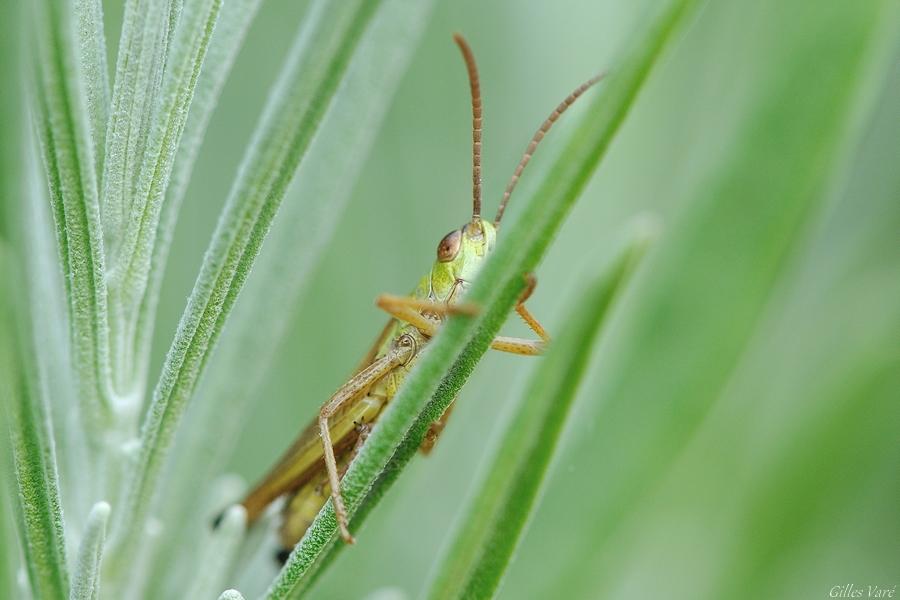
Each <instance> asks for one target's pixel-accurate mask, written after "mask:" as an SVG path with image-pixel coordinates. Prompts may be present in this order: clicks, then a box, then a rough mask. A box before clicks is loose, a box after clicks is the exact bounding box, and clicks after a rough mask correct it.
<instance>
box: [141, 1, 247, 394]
mask: <svg viewBox="0 0 900 600" xmlns="http://www.w3.org/2000/svg"><path fill="white" fill-rule="evenodd" d="M261 2H262V0H235V1H231V0H229V1H228V2H225V3H224V4H223V5H222V8H221V9H220V10H219V19H218V21H217V22H216V28H215V31H213V35H212V39H211V40H210V42H209V48H208V49H207V51H206V59H205V60H204V61H203V69H202V70H201V72H200V77H199V79H198V80H197V85H196V87H195V89H194V97H193V99H192V100H191V106H190V115H189V116H188V119H187V121H186V122H185V124H184V131H183V132H182V134H181V142H180V144H179V146H178V153H177V155H176V156H175V161H174V163H173V164H172V173H171V175H170V176H169V185H168V188H167V189H166V198H165V200H164V201H163V205H162V209H161V213H160V216H159V225H158V226H157V230H156V233H155V242H154V246H153V255H152V257H151V259H150V268H149V273H148V277H149V279H148V282H147V289H146V290H145V292H144V295H143V298H142V300H141V306H140V313H139V316H138V322H137V325H136V328H137V332H136V333H135V340H134V343H135V346H134V349H133V350H132V352H133V354H134V356H135V361H134V363H135V364H134V368H135V370H136V373H135V375H134V380H135V381H136V382H143V381H146V379H147V373H146V370H147V368H148V366H149V361H148V360H147V357H148V356H149V354H150V344H151V342H152V337H153V336H152V333H153V326H154V323H155V318H156V308H157V304H158V301H159V293H160V287H161V286H162V281H163V275H164V274H165V270H166V261H167V259H168V255H169V248H170V247H171V245H172V236H173V234H174V232H175V223H176V220H177V219H178V213H179V210H180V208H181V203H182V200H183V199H184V194H185V192H186V191H187V187H188V182H189V180H190V177H191V172H192V170H193V167H194V162H195V160H196V158H197V153H198V152H199V150H200V146H201V143H202V141H203V137H204V135H205V133H206V127H207V125H208V123H209V119H210V117H212V114H213V110H214V109H215V107H216V104H217V102H218V100H219V95H220V94H221V92H222V87H223V86H224V85H225V81H226V80H227V78H228V75H229V73H230V72H231V67H232V65H233V64H234V61H235V58H236V57H237V54H238V51H239V50H240V49H241V46H242V45H243V42H244V38H245V37H246V35H247V30H248V29H249V28H250V25H251V24H252V23H253V20H254V18H255V17H256V13H257V10H258V9H259V6H260V4H261Z"/></svg>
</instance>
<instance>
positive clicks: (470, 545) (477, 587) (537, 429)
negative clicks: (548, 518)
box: [428, 231, 650, 600]
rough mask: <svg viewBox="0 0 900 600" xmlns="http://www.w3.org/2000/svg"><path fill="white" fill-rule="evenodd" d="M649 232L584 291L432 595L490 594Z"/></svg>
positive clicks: (537, 374) (522, 407)
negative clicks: (592, 353) (612, 310)
mask: <svg viewBox="0 0 900 600" xmlns="http://www.w3.org/2000/svg"><path fill="white" fill-rule="evenodd" d="M649 243H650V238H649V236H648V235H647V232H644V231H642V232H640V233H638V234H637V235H635V236H634V237H633V239H632V240H631V242H630V243H629V245H628V246H627V247H626V248H625V249H624V251H623V252H622V253H621V254H620V256H618V257H617V258H616V260H615V261H614V262H613V263H612V265H611V266H610V267H608V268H607V269H606V270H605V271H604V272H603V273H602V275H601V276H599V277H597V278H595V279H594V280H593V281H590V282H588V285H587V286H586V287H585V289H584V290H580V291H579V295H578V300H577V303H576V304H575V306H573V307H572V310H570V311H569V312H568V313H567V323H566V326H565V329H564V330H563V331H562V332H561V333H560V334H559V336H558V337H557V338H555V339H554V340H553V344H552V345H551V346H550V348H549V350H548V351H547V355H546V357H545V358H544V359H543V361H542V362H541V365H540V366H539V367H538V369H537V370H536V371H535V373H534V376H533V377H532V378H531V382H530V383H529V385H528V386H527V391H526V393H525V397H524V398H523V399H522V400H521V401H520V402H519V405H518V407H517V408H516V409H515V414H514V416H513V418H512V420H511V422H510V423H509V424H508V425H507V426H506V430H505V433H504V434H503V437H502V439H501V441H500V445H499V450H498V452H497V454H496V455H495V456H494V457H493V459H492V460H491V461H490V463H489V464H488V467H487V470H486V476H485V477H484V480H483V481H482V482H481V483H480V484H479V485H477V486H476V487H475V490H476V494H477V495H476V497H475V498H474V499H473V501H472V502H471V503H470V505H469V507H468V509H467V510H466V511H465V513H464V515H465V516H464V519H463V521H462V522H461V526H460V527H459V530H458V531H457V534H456V537H455V539H454V541H453V543H452V545H451V546H450V548H449V552H448V553H447V554H446V556H444V557H443V558H442V559H441V560H439V561H438V562H437V563H436V565H437V567H438V573H437V576H436V577H435V578H434V581H433V583H432V584H431V586H430V592H429V595H428V597H429V598H432V599H433V600H439V599H441V600H446V599H451V598H491V597H493V596H494V594H495V593H496V589H497V587H498V586H499V584H500V580H501V578H502V576H503V573H504V572H505V570H506V566H507V564H508V563H509V561H510V559H511V558H512V554H513V552H514V551H515V549H516V546H517V545H518V542H519V540H520V539H521V536H522V532H523V529H524V528H525V525H526V522H527V520H528V518H529V517H530V515H531V514H532V512H533V508H534V505H535V502H536V501H537V496H538V493H539V492H540V488H541V486H542V484H543V482H544V480H545V479H546V473H547V470H548V468H549V466H550V460H551V458H552V457H553V455H554V452H555V450H556V447H557V445H558V442H559V438H560V434H561V433H562V429H563V425H564V424H565V422H566V418H567V416H568V414H569V410H570V408H571V406H572V403H573V401H574V400H575V396H576V393H577V391H578V388H579V386H580V383H581V380H582V378H583V376H584V373H585V370H586V368H587V365H588V363H589V358H590V355H591V349H592V347H593V346H594V343H595V340H596V338H597V337H598V336H599V333H600V331H601V329H602V326H603V324H604V323H605V321H606V319H607V316H608V314H609V311H610V308H611V307H612V305H613V301H614V300H615V299H616V298H617V297H618V296H619V295H620V294H621V291H622V289H623V288H624V287H625V286H626V284H627V283H628V281H629V279H630V277H631V275H632V273H633V271H634V269H635V268H636V266H637V264H638V262H639V261H640V259H641V258H642V256H643V254H644V253H645V251H646V249H647V247H648V244H649Z"/></svg>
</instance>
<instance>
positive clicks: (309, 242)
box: [161, 0, 433, 572]
mask: <svg viewBox="0 0 900 600" xmlns="http://www.w3.org/2000/svg"><path fill="white" fill-rule="evenodd" d="M432 4H433V2H432V1H431V0H428V1H422V0H386V2H385V4H384V6H383V7H382V8H381V9H380V10H379V11H378V13H377V14H376V16H375V17H374V19H373V21H372V26H371V27H370V28H369V30H368V31H367V32H366V33H365V35H364V37H363V39H362V40H361V41H360V42H359V44H360V45H359V50H358V51H357V52H356V54H355V55H354V57H353V60H352V62H351V64H350V66H349V67H348V70H347V75H346V78H345V81H344V82H343V83H342V84H341V87H340V90H339V91H338V92H337V94H336V96H335V98H334V102H333V104H332V106H331V108H329V110H328V113H327V114H326V115H325V118H324V119H323V121H322V124H321V126H320V128H319V132H318V133H317V134H316V137H315V139H314V140H313V141H312V144H311V146H310V149H309V151H308V155H307V157H306V158H305V159H304V161H303V162H302V164H301V165H300V168H299V170H298V171H297V176H296V178H295V180H294V182H293V183H292V184H291V188H290V190H289V191H288V200H287V201H286V202H285V203H284V206H282V208H281V210H280V211H279V215H278V219H276V221H275V222H274V223H273V225H272V231H271V232H270V234H269V237H268V239H267V240H266V243H265V246H264V247H263V248H262V251H261V252H260V255H259V258H258V259H257V261H256V264H255V265H254V267H253V273H252V274H251V276H250V278H249V279H248V281H247V284H246V286H245V288H244V290H243V291H242V292H241V297H240V298H239V299H238V301H237V303H236V304H235V307H234V312H233V314H232V317H231V320H230V322H229V325H228V327H227V328H226V330H225V331H224V332H223V334H222V339H221V340H220V342H219V344H218V347H217V349H216V353H215V356H214V357H213V359H212V362H211V363H210V365H209V370H208V372H207V374H206V375H205V376H204V379H203V383H202V384H201V386H200V388H199V390H198V395H197V398H196V400H195V401H193V402H192V404H191V407H190V408H189V410H188V412H187V414H186V417H185V418H186V422H185V425H184V427H183V428H182V429H181V430H180V432H179V434H178V438H177V442H176V444H177V445H176V453H177V457H178V459H177V461H173V462H172V464H171V468H172V471H171V475H170V476H169V477H168V478H167V480H166V484H165V485H164V486H163V489H164V492H163V493H164V496H163V503H162V505H163V508H162V509H161V512H163V513H164V514H166V515H167V516H168V518H169V519H174V520H175V521H176V522H181V523H183V527H196V526H198V524H199V527H201V528H204V529H205V528H207V527H208V522H209V518H210V515H209V514H206V513H202V514H198V512H197V511H198V510H202V509H201V507H200V506H199V504H201V503H199V502H198V498H196V497H195V496H194V495H193V494H191V490H192V489H195V488H196V486H197V482H198V481H210V480H211V479H212V478H213V476H214V475H215V474H217V473H218V472H220V471H221V469H222V468H223V467H224V463H225V461H227V460H228V458H229V456H230V454H231V453H232V452H234V443H233V440H234V439H236V438H237V437H238V436H239V435H240V431H241V429H242V428H243V426H244V425H245V423H246V419H247V417H248V414H249V412H250V411H251V410H252V407H253V406H254V400H253V399H254V398H255V397H258V393H259V387H260V386H261V384H262V383H263V382H264V380H265V378H266V375H267V373H269V368H270V367H271V365H272V363H273V362H274V359H275V356H276V355H277V353H278V351H279V348H281V347H282V342H283V341H284V338H285V336H286V335H287V332H288V330H289V321H290V316H291V311H290V310H287V307H291V306H296V305H297V304H298V302H300V301H301V299H302V298H303V296H304V295H305V293H306V290H307V285H308V283H309V280H310V278H311V276H312V273H313V271H314V269H315V268H316V267H317V265H318V264H319V261H320V258H321V255H322V253H323V251H324V246H325V245H326V243H327V240H328V239H329V238H330V237H331V235H332V232H333V230H334V228H335V225H336V222H337V220H338V216H339V215H340V213H341V211H342V209H343V207H344V205H345V204H346V203H347V201H348V199H349V197H350V193H351V191H352V189H353V187H354V184H355V180H356V176H357V174H358V173H359V172H360V170H361V169H362V167H363V164H364V163H365V160H366V157H367V155H368V152H369V148H370V147H371V145H372V143H373V142H374V138H375V135H376V133H377V131H378V124H379V123H380V122H381V120H382V119H383V118H384V115H385V113H386V111H387V109H388V105H389V104H390V100H391V98H392V96H393V93H394V90H395V89H396V87H397V85H398V84H399V82H400V79H401V76H402V75H403V73H404V72H405V70H406V67H407V64H408V62H409V60H410V59H411V57H412V55H413V52H414V49H415V48H416V47H417V45H418V40H419V36H420V35H421V33H422V31H423V29H424V27H425V24H426V22H427V16H428V13H429V12H430V10H431V7H432ZM362 124H365V126H361V125H362ZM323 198H327V199H328V201H327V202H323V201H322V199H323ZM288 274H289V275H288ZM223 407H228V408H227V410H223ZM212 422H215V423H216V427H215V428H211V427H208V424H209V423H212ZM174 455H176V454H174V453H173V456H174ZM222 508H224V505H222V506H218V507H214V509H215V510H217V511H220V510H222ZM173 529H174V530H175V531H177V530H180V529H181V528H180V527H177V528H173ZM175 531H173V533H174V532H175ZM163 543H166V542H163ZM162 558H163V559H164V560H166V561H169V560H172V559H173V557H172V556H163V557H162ZM165 570H166V571H167V572H168V570H167V569H165Z"/></svg>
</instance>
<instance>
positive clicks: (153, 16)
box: [102, 0, 182, 256]
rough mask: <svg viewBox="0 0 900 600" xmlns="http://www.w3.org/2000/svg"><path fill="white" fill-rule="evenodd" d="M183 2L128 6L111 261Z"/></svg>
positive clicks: (111, 191) (117, 104)
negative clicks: (169, 45)
mask: <svg viewBox="0 0 900 600" xmlns="http://www.w3.org/2000/svg"><path fill="white" fill-rule="evenodd" d="M181 5H182V1H181V0H128V2H127V3H126V4H125V14H124V17H123V21H122V33H121V37H120V38H119V52H118V58H117V62H116V73H115V77H114V79H113V92H112V100H111V105H110V113H109V123H108V126H107V134H106V152H105V159H104V170H103V179H102V189H103V231H104V236H105V240H106V243H107V247H108V249H109V253H110V256H116V255H117V248H118V246H119V243H120V241H121V238H122V235H123V234H124V229H125V227H127V221H128V215H129V213H130V210H131V204H132V202H133V200H134V194H135V192H136V189H135V188H136V185H137V177H138V175H139V173H140V165H141V164H142V163H143V159H144V152H145V150H146V149H147V147H148V135H149V131H150V128H151V126H152V124H153V116H154V114H155V111H156V108H157V106H158V103H160V102H161V101H162V99H161V98H160V94H159V92H160V86H161V84H162V81H163V76H164V73H165V69H166V60H167V58H168V49H169V47H168V44H169V41H170V40H171V39H172V36H173V32H174V31H175V28H176V25H177V23H178V17H179V13H180V11H181Z"/></svg>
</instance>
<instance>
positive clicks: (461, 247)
mask: <svg viewBox="0 0 900 600" xmlns="http://www.w3.org/2000/svg"><path fill="white" fill-rule="evenodd" d="M496 240H497V230H496V228H495V227H494V226H493V225H492V224H491V223H490V222H489V221H485V220H484V219H478V220H477V221H476V220H472V221H469V222H467V223H466V224H465V225H463V226H462V227H460V228H459V229H454V230H453V231H451V232H450V233H448V234H447V235H445V236H444V238H443V239H442V240H441V241H440V243H439V244H438V247H437V260H435V261H434V265H433V266H432V267H431V275H430V277H429V280H430V281H429V283H430V286H429V287H430V288H431V289H430V294H429V296H431V298H432V299H433V300H436V301H440V302H454V301H456V300H459V298H460V296H461V295H462V292H463V291H465V288H466V286H467V285H468V284H469V282H471V281H472V280H473V279H474V278H475V275H476V274H477V273H478V271H479V270H480V269H481V265H482V264H484V261H485V259H486V258H487V256H488V254H490V252H491V251H492V250H493V249H494V244H495V243H496Z"/></svg>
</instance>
